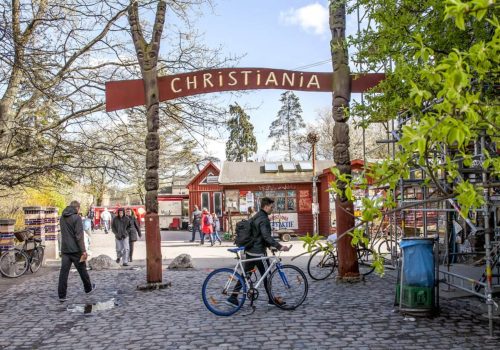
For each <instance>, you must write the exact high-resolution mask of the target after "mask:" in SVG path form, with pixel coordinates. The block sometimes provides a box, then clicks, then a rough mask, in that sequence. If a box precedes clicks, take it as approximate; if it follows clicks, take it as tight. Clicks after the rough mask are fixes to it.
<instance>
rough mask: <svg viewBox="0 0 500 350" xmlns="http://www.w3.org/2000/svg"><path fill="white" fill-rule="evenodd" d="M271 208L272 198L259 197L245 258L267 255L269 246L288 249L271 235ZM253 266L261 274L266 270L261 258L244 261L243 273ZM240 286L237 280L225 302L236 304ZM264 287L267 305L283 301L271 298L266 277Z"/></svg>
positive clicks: (272, 206) (272, 207)
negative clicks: (258, 207)
mask: <svg viewBox="0 0 500 350" xmlns="http://www.w3.org/2000/svg"><path fill="white" fill-rule="evenodd" d="M273 209H274V200H272V199H271V198H268V197H264V198H262V199H261V201H260V210H259V212H258V213H257V214H255V215H254V216H253V218H252V219H251V228H252V232H253V237H254V239H253V242H252V244H251V245H250V246H249V247H247V248H245V255H246V259H255V258H260V257H264V256H267V248H269V247H274V248H276V249H278V250H281V251H285V252H286V251H288V250H290V247H286V246H282V245H281V244H279V243H278V242H277V241H276V240H275V239H274V238H273V237H272V235H271V221H270V220H269V215H270V214H271V213H272V212H273ZM266 262H267V261H266ZM255 267H257V269H258V270H259V273H260V275H261V276H262V275H263V274H264V273H265V272H266V266H264V261H263V260H256V261H249V262H246V263H244V267H243V268H244V269H245V273H249V272H250V271H252V270H253V269H254V268H255ZM241 287H242V286H241V283H240V282H239V281H238V283H236V286H235V287H234V290H233V294H232V295H231V296H230V297H229V298H228V299H227V303H228V304H229V305H233V306H234V305H238V300H237V295H238V293H239V291H240V290H241ZM264 287H265V289H266V293H267V296H268V305H270V306H272V305H276V304H283V303H284V302H283V301H282V300H273V299H272V298H271V294H270V293H269V289H268V285H267V277H266V278H264Z"/></svg>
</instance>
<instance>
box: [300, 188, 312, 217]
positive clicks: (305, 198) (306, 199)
mask: <svg viewBox="0 0 500 350" xmlns="http://www.w3.org/2000/svg"><path fill="white" fill-rule="evenodd" d="M311 210H312V198H311V195H310V192H309V191H308V190H301V191H299V211H301V212H311Z"/></svg>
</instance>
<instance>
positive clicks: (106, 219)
mask: <svg viewBox="0 0 500 350" xmlns="http://www.w3.org/2000/svg"><path fill="white" fill-rule="evenodd" d="M101 221H102V224H103V225H104V233H106V234H107V233H108V231H109V226H110V223H111V213H110V212H109V211H108V208H104V211H103V212H102V213H101ZM101 226H102V225H101Z"/></svg>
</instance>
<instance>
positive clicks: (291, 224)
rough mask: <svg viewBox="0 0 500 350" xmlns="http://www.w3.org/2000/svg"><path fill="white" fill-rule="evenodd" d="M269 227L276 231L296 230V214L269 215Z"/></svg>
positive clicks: (297, 222) (297, 223)
mask: <svg viewBox="0 0 500 350" xmlns="http://www.w3.org/2000/svg"><path fill="white" fill-rule="evenodd" d="M269 220H271V227H272V228H273V229H276V230H285V229H288V230H298V229H299V220H298V214H297V213H281V214H271V215H269Z"/></svg>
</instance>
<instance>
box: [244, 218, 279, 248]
mask: <svg viewBox="0 0 500 350" xmlns="http://www.w3.org/2000/svg"><path fill="white" fill-rule="evenodd" d="M251 220H252V234H253V236H254V241H253V245H252V247H251V248H250V249H247V250H246V252H247V253H253V254H266V249H267V248H269V247H274V248H277V249H281V244H279V243H278V242H277V241H276V240H275V239H274V238H273V237H272V235H271V221H269V215H268V214H267V213H266V212H265V211H264V210H262V209H261V210H260V211H259V212H258V213H257V214H255V215H254V216H253V217H252V218H251Z"/></svg>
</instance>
